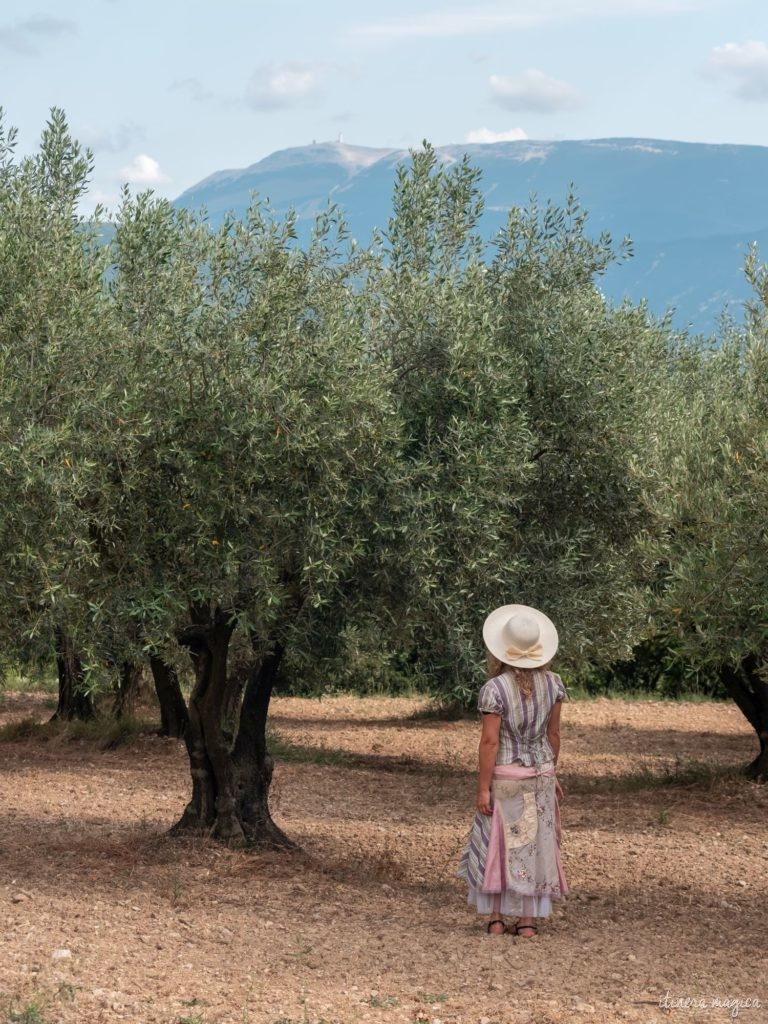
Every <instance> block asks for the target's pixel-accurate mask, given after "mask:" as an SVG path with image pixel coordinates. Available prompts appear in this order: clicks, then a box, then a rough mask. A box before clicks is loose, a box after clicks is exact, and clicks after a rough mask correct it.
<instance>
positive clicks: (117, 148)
mask: <svg viewBox="0 0 768 1024" xmlns="http://www.w3.org/2000/svg"><path fill="white" fill-rule="evenodd" d="M75 134H76V136H77V138H78V140H79V141H80V142H82V144H83V145H84V146H88V147H89V149H92V150H94V152H103V153H104V152H105V153H119V152H121V150H124V149H130V148H132V147H133V146H135V145H136V144H137V143H139V142H141V140H142V139H143V138H144V128H143V127H142V126H141V125H140V124H136V122H135V121H123V123H122V124H118V125H115V127H114V128H96V127H94V126H93V125H90V124H86V125H83V127H82V128H80V129H79V130H78V131H77V132H76V133H75Z"/></svg>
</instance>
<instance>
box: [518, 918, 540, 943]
mask: <svg viewBox="0 0 768 1024" xmlns="http://www.w3.org/2000/svg"><path fill="white" fill-rule="evenodd" d="M521 928H522V929H523V930H525V929H526V928H530V929H531V931H532V932H533V935H538V934H539V929H538V927H537V926H536V925H535V924H520V922H519V921H515V924H514V926H513V932H512V934H513V935H517V936H519V937H520V938H521V939H532V938H533V935H520V929H521Z"/></svg>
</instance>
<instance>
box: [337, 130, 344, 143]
mask: <svg viewBox="0 0 768 1024" xmlns="http://www.w3.org/2000/svg"><path fill="white" fill-rule="evenodd" d="M336 141H337V142H338V143H339V144H341V143H342V142H343V141H344V138H343V136H342V134H341V132H339V137H338V139H336Z"/></svg>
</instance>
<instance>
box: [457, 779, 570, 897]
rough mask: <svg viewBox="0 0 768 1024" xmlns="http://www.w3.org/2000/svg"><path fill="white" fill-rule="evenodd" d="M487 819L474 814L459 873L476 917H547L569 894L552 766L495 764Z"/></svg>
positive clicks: (478, 812)
mask: <svg viewBox="0 0 768 1024" xmlns="http://www.w3.org/2000/svg"><path fill="white" fill-rule="evenodd" d="M491 807H492V809H493V813H492V814H491V815H487V814H481V813H480V811H477V812H476V813H475V820H474V822H473V823H472V828H471V829H470V832H469V836H468V837H467V841H466V845H465V848H464V852H463V854H462V857H461V861H460V863H459V870H458V872H457V874H458V876H459V878H463V879H464V880H465V881H466V882H467V884H468V886H469V897H468V902H469V903H470V905H471V906H474V907H476V908H477V911H478V913H479V914H490V913H492V912H496V913H499V914H509V915H515V916H518V917H548V916H549V915H550V914H551V913H552V900H559V899H562V898H563V897H564V896H566V895H567V894H568V883H567V881H566V878H565V873H564V871H563V865H562V862H561V860H560V840H561V829H560V806H559V803H558V800H557V794H556V792H555V766H554V763H553V762H552V761H548V762H547V763H546V764H542V765H531V766H528V765H519V764H504V765H496V767H495V768H494V770H493V779H492V782H491Z"/></svg>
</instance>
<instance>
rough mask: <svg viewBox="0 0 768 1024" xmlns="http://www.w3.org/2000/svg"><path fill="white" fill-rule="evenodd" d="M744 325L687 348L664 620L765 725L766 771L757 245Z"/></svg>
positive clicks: (767, 652)
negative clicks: (713, 342) (707, 345)
mask: <svg viewBox="0 0 768 1024" xmlns="http://www.w3.org/2000/svg"><path fill="white" fill-rule="evenodd" d="M746 273H747V277H748V279H749V281H750V282H751V284H752V286H753V289H754V298H753V300H752V301H751V302H750V303H749V304H748V306H747V316H746V321H745V324H744V327H743V328H740V327H738V326H737V325H736V324H734V323H730V324H727V325H726V329H725V332H724V337H723V338H722V339H721V344H720V345H719V346H716V347H713V348H711V349H709V350H703V349H701V348H700V347H697V348H696V349H693V350H690V351H688V352H687V353H684V354H683V355H682V356H681V361H680V364H679V367H678V371H677V372H678V377H679V384H680V393H681V399H682V404H683V406H684V409H685V421H684V426H685V434H684V437H683V439H682V443H681V444H680V445H679V446H678V447H677V450H676V451H675V452H674V453H673V457H672V460H671V465H672V471H671V473H670V476H669V478H668V488H669V496H668V500H669V509H670V511H669V517H670V518H669V525H670V536H671V549H670V550H669V551H668V553H667V557H666V559H665V560H664V565H665V569H666V575H665V582H666V589H665V590H664V591H663V603H661V606H660V607H659V609H658V617H659V621H660V623H661V624H662V625H663V626H664V628H665V629H666V630H668V631H669V632H670V633H672V634H673V635H674V636H675V647H676V649H677V651H678V652H679V653H680V654H682V655H683V656H686V657H688V658H689V659H690V660H691V662H692V663H693V664H696V665H701V666H705V667H714V668H716V669H718V670H719V672H720V677H721V679H722V681H723V683H724V685H725V687H726V689H727V690H728V692H729V694H730V695H731V697H732V698H733V699H734V701H735V702H736V704H737V705H738V707H739V709H740V710H741V711H742V713H743V714H744V716H745V718H746V719H747V721H748V722H749V724H750V725H751V726H752V728H753V729H754V730H755V733H756V735H757V740H758V743H759V751H758V753H757V756H756V757H755V758H754V760H753V761H752V762H751V763H750V764H749V765H747V767H746V772H747V774H748V775H749V776H750V777H751V778H753V779H755V780H756V781H759V782H765V781H766V779H767V778H768V615H766V609H767V608H768V599H767V596H766V595H768V560H767V559H766V554H767V553H768V527H767V526H766V515H765V510H766V508H767V507H768V270H767V269H766V267H765V266H761V265H760V264H759V261H758V257H757V253H756V251H754V250H753V251H752V252H751V253H750V256H749V258H748V260H747V265H746Z"/></svg>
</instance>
